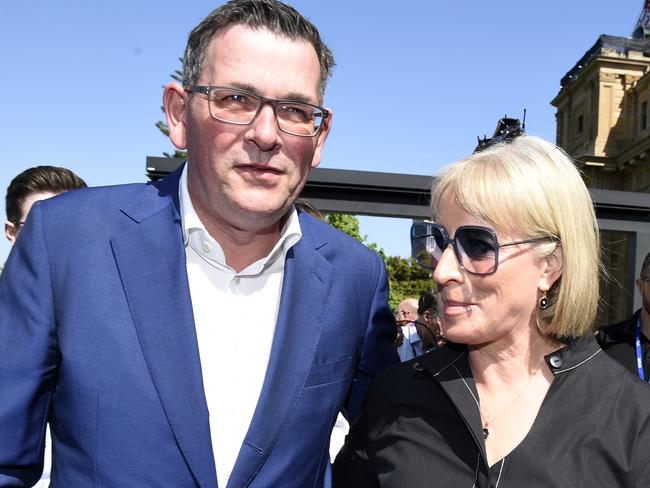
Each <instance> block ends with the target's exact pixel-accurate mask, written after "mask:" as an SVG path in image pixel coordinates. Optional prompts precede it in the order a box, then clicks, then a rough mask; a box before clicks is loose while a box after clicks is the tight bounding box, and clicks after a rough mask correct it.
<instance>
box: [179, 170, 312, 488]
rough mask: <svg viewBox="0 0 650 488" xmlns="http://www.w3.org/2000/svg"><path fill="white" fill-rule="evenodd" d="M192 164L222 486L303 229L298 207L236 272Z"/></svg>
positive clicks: (195, 238) (194, 280) (191, 260)
mask: <svg viewBox="0 0 650 488" xmlns="http://www.w3.org/2000/svg"><path fill="white" fill-rule="evenodd" d="M187 172H188V165H186V166H185V168H184V169H183V173H182V175H181V179H180V184H179V199H180V211H181V219H182V225H183V237H184V240H185V255H186V258H187V276H188V279H189V285H190V295H191V299H192V310H193V312H194V323H195V325H196V335H197V339H198V345H199V353H200V357H201V371H202V373H203V386H204V389H205V397H206V399H207V403H208V410H209V412H210V434H211V437H212V450H213V454H214V459H215V465H216V467H217V478H218V481H219V486H223V487H225V486H226V484H227V482H228V478H229V477H230V473H231V472H232V469H233V467H234V464H235V461H236V459H237V455H238V454H239V449H240V447H241V445H242V441H243V440H244V438H245V436H246V432H247V430H248V426H249V424H250V421H251V419H252V417H253V413H254V411H255V407H256V405H257V400H258V397H259V395H260V392H261V389H262V383H263V381H264V375H265V373H266V368H267V365H268V362H269V356H270V353H271V344H272V341H273V334H274V332H275V323H276V320H277V316H278V309H279V305H280V295H281V292H282V281H283V277H284V262H285V257H286V253H287V251H288V250H289V249H290V248H291V246H293V245H294V244H296V243H297V242H298V241H299V240H300V238H301V236H302V233H301V230H300V223H299V221H298V214H297V212H296V210H295V208H294V209H292V210H291V212H290V213H289V217H288V219H287V220H286V222H285V224H284V226H283V228H282V229H281V236H280V240H279V241H278V242H277V243H276V245H275V247H274V248H273V249H272V250H271V252H270V253H269V254H268V255H267V256H266V257H264V258H262V259H260V260H258V261H256V262H254V263H253V264H251V265H250V266H248V267H247V268H246V269H244V270H242V271H240V272H239V273H238V272H236V271H235V270H234V269H232V268H231V267H230V266H228V265H227V264H226V260H225V257H224V254H223V250H222V248H221V246H220V245H219V243H218V242H217V241H216V240H215V239H214V238H212V236H210V234H208V232H207V230H206V228H205V226H204V225H203V223H202V222H201V220H200V219H199V217H198V215H197V214H196V211H195V210H194V207H193V205H192V201H191V199H190V196H189V193H188V189H187Z"/></svg>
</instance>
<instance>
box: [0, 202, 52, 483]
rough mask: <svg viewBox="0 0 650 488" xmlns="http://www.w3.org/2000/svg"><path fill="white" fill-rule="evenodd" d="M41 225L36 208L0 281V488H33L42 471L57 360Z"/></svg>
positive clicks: (47, 260)
mask: <svg viewBox="0 0 650 488" xmlns="http://www.w3.org/2000/svg"><path fill="white" fill-rule="evenodd" d="M42 221H43V220H42V218H41V212H40V205H39V204H38V203H37V204H35V205H34V207H33V208H32V210H31V212H30V217H29V219H28V220H27V223H26V225H25V227H24V228H23V229H22V231H21V233H20V237H19V239H18V240H17V242H16V245H15V246H14V248H13V249H12V251H11V253H10V255H9V259H8V260H7V263H6V265H5V268H4V270H3V273H2V277H1V278H0V446H2V447H0V487H9V486H11V487H16V486H32V485H34V484H35V483H36V482H37V481H38V479H39V477H40V475H41V471H42V470H43V452H44V445H45V430H46V424H47V417H48V407H49V403H50V399H51V396H52V392H53V389H54V383H55V378H56V374H57V365H58V362H59V358H58V352H57V344H56V330H55V317H54V307H53V293H54V291H53V289H52V283H51V275H50V267H49V257H48V248H47V243H46V238H45V233H44V231H43V227H42Z"/></svg>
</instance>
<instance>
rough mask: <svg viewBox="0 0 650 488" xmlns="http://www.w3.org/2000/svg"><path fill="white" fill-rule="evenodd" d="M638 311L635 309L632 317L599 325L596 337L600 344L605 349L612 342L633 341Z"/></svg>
mask: <svg viewBox="0 0 650 488" xmlns="http://www.w3.org/2000/svg"><path fill="white" fill-rule="evenodd" d="M639 312H640V310H637V311H636V312H635V313H634V315H632V317H630V318H628V319H625V320H623V321H621V322H617V323H615V324H609V325H605V326H602V327H599V328H598V334H597V336H596V337H597V339H598V343H599V344H600V346H601V347H602V348H603V349H605V348H606V347H608V346H610V345H612V344H619V343H621V342H632V341H634V326H635V324H636V320H637V318H638V316H639Z"/></svg>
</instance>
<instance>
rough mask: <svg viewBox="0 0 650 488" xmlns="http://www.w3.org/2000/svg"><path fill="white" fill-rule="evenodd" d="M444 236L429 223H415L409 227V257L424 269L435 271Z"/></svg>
mask: <svg viewBox="0 0 650 488" xmlns="http://www.w3.org/2000/svg"><path fill="white" fill-rule="evenodd" d="M444 242H445V236H444V235H443V233H442V230H441V229H440V228H439V227H438V226H436V225H434V224H432V223H430V222H415V223H413V225H412V226H411V256H412V257H413V259H414V260H415V262H416V263H417V264H418V265H419V266H422V267H423V268H425V269H435V267H436V266H437V265H438V261H440V256H441V255H442V250H443V247H444Z"/></svg>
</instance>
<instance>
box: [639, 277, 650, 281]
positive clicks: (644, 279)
mask: <svg viewBox="0 0 650 488" xmlns="http://www.w3.org/2000/svg"><path fill="white" fill-rule="evenodd" d="M639 279H640V280H641V281H644V282H646V283H650V276H639Z"/></svg>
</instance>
